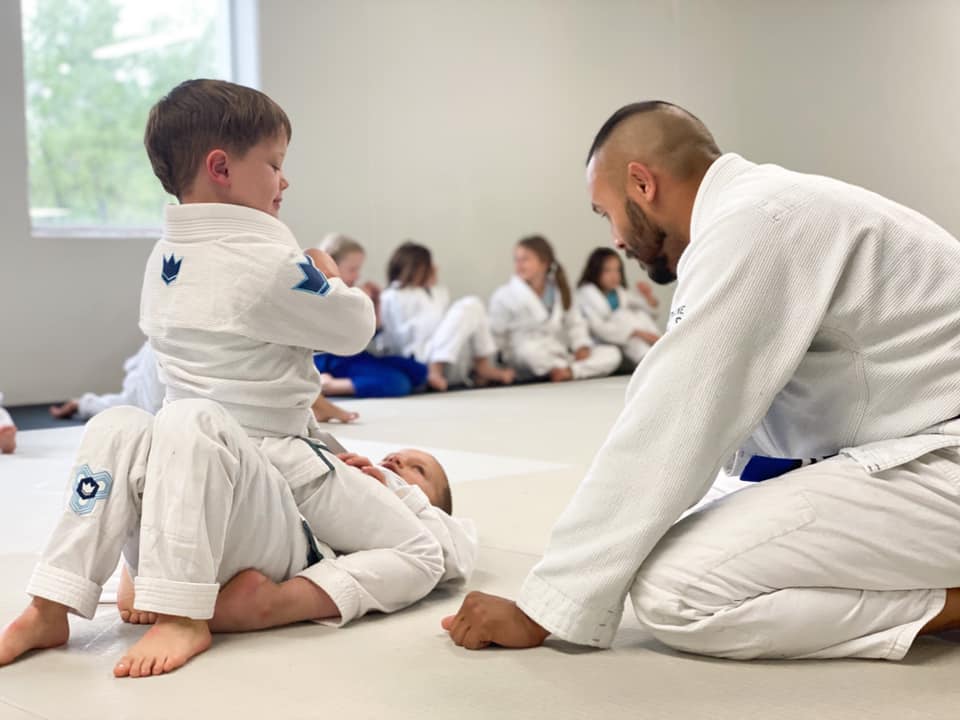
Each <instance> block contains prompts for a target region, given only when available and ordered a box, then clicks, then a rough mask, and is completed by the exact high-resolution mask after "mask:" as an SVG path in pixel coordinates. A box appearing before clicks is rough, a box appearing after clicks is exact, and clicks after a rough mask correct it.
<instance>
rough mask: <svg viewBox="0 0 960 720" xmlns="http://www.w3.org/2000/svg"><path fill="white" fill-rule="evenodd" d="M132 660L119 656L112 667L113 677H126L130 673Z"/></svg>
mask: <svg viewBox="0 0 960 720" xmlns="http://www.w3.org/2000/svg"><path fill="white" fill-rule="evenodd" d="M131 662H132V660H131V659H130V658H129V657H123V658H120V662H118V663H117V664H116V665H114V667H113V676H114V677H127V676H128V675H129V674H130V663H131Z"/></svg>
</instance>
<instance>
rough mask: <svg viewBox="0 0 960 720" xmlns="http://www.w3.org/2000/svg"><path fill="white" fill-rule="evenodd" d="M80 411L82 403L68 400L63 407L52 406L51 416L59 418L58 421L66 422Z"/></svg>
mask: <svg viewBox="0 0 960 720" xmlns="http://www.w3.org/2000/svg"><path fill="white" fill-rule="evenodd" d="M79 409H80V403H78V402H77V401H76V400H68V401H67V402H65V403H63V404H62V405H51V406H50V414H51V415H53V416H54V417H55V418H57V420H66V419H67V418H72V417H73V416H74V415H76V414H77V410H79Z"/></svg>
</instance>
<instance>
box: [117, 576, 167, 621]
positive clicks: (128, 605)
mask: <svg viewBox="0 0 960 720" xmlns="http://www.w3.org/2000/svg"><path fill="white" fill-rule="evenodd" d="M134 602H135V600H134V590H133V579H132V578H131V577H130V573H129V572H127V566H126V565H124V566H123V568H122V569H121V570H120V587H119V588H118V589H117V610H118V611H119V612H120V619H121V620H123V621H124V622H125V623H130V624H131V625H153V624H154V623H155V622H156V621H157V614H156V613H152V612H141V611H140V610H137V609H136V608H134Z"/></svg>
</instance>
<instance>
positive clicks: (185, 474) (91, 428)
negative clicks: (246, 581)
mask: <svg viewBox="0 0 960 720" xmlns="http://www.w3.org/2000/svg"><path fill="white" fill-rule="evenodd" d="M68 491H69V498H68V500H67V507H66V508H65V509H64V514H63V516H62V517H61V519H60V522H59V523H58V524H57V527H56V528H55V530H54V533H53V536H52V537H51V540H50V543H49V544H48V546H47V549H46V550H45V551H44V553H43V556H42V558H41V560H40V563H39V564H38V565H37V567H36V569H35V570H34V574H33V577H32V578H31V580H30V583H29V586H28V588H27V592H28V593H29V594H31V595H36V596H38V597H43V598H46V599H48V600H53V601H55V602H58V603H62V604H64V605H66V606H67V607H69V608H70V609H71V610H72V611H74V612H75V613H77V614H79V615H81V616H83V617H87V618H90V617H93V614H94V612H95V610H96V606H97V602H98V600H99V597H100V592H101V589H102V585H103V583H104V582H106V580H107V579H108V578H109V577H110V575H111V574H112V573H113V571H114V569H115V568H116V566H117V561H118V560H119V558H120V553H121V551H122V549H123V547H124V545H125V544H126V543H127V542H128V540H135V538H136V536H137V531H138V527H139V539H140V545H139V556H140V560H139V567H138V569H137V577H136V596H137V600H136V607H137V609H138V610H144V611H148V612H157V613H163V614H166V615H179V616H184V617H190V618H196V619H207V618H210V617H212V616H213V609H214V606H215V604H216V598H217V592H218V590H219V588H220V583H222V582H225V581H226V580H229V579H230V578H231V577H233V576H234V575H235V574H236V573H238V572H239V571H240V570H243V569H245V568H251V567H252V568H256V569H258V570H260V571H261V572H263V573H264V574H265V575H267V576H268V577H270V578H271V579H273V580H274V581H281V580H284V579H286V578H288V577H290V576H291V575H293V574H294V573H296V572H299V571H300V570H302V569H303V568H304V566H305V565H306V563H307V557H308V551H309V544H308V540H307V535H306V533H305V532H304V529H303V525H302V523H301V520H300V514H299V512H298V511H297V506H296V502H295V501H294V498H293V493H292V492H291V490H290V488H289V486H288V485H287V483H286V481H285V480H284V478H283V476H281V475H280V473H279V472H278V471H277V470H276V469H275V468H274V467H273V466H271V465H270V463H269V462H267V460H266V457H265V456H264V454H263V453H262V452H261V451H260V450H259V448H258V447H257V446H256V445H255V443H254V441H252V440H251V439H250V438H248V437H247V435H246V433H245V432H244V431H243V429H242V428H241V427H240V426H239V424H237V422H236V421H235V420H233V418H232V417H230V416H229V415H228V414H227V412H226V411H225V410H223V409H222V408H221V407H220V406H219V405H217V404H216V403H213V402H210V401H205V400H181V401H178V402H175V403H171V404H169V405H167V406H166V407H165V408H163V409H162V410H161V411H160V412H159V413H158V414H157V416H156V418H154V417H153V416H151V415H150V414H149V413H147V412H145V411H143V410H139V409H137V408H132V407H118V408H112V409H109V410H107V411H105V412H103V413H101V414H100V415H98V416H96V417H95V418H94V419H93V420H91V421H90V423H89V424H88V425H87V430H86V433H85V434H84V438H83V441H82V443H81V445H80V450H79V453H78V455H77V463H76V466H75V469H74V471H73V473H72V475H71V480H70V486H69V488H68ZM141 517H142V522H141Z"/></svg>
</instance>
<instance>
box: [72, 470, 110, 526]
mask: <svg viewBox="0 0 960 720" xmlns="http://www.w3.org/2000/svg"><path fill="white" fill-rule="evenodd" d="M111 487H113V478H111V477H110V473H108V472H107V471H106V470H102V471H100V472H94V471H93V470H91V469H90V466H89V465H81V466H80V467H79V468H77V473H76V475H75V476H74V481H73V492H72V493H71V494H70V509H71V510H73V511H74V512H75V513H76V514H77V515H89V514H90V513H92V512H93V510H94V508H95V507H96V506H97V500H106V499H107V498H108V497H110V488H111Z"/></svg>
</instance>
